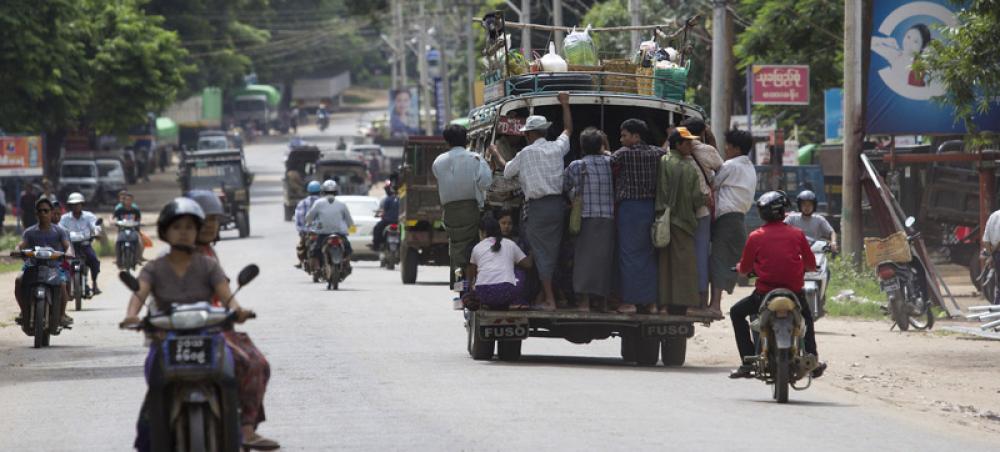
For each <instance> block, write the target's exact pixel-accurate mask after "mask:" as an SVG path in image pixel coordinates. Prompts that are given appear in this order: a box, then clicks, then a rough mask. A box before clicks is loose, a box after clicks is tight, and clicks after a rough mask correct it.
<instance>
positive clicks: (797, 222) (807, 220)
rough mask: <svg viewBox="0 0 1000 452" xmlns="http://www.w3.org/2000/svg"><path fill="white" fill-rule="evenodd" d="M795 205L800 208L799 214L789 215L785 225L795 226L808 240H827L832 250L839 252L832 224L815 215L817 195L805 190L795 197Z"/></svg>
mask: <svg viewBox="0 0 1000 452" xmlns="http://www.w3.org/2000/svg"><path fill="white" fill-rule="evenodd" d="M795 204H797V205H798V207H799V213H792V214H789V215H788V217H787V218H785V224H789V225H792V226H795V227H797V228H799V229H801V230H802V232H804V233H805V234H806V238H810V239H813V240H826V241H829V242H830V250H831V251H833V252H834V253H836V252H837V233H836V232H835V231H834V230H833V227H832V226H830V223H829V222H828V221H826V218H823V216H822V215H813V213H815V212H816V193H813V192H812V191H811V190H805V191H803V192H802V193H799V195H798V196H796V197H795Z"/></svg>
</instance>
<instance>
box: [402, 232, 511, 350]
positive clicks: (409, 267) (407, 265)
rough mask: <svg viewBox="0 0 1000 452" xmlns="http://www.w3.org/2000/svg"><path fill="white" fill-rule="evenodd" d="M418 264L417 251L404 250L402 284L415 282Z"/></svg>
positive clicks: (418, 256) (411, 249)
mask: <svg viewBox="0 0 1000 452" xmlns="http://www.w3.org/2000/svg"><path fill="white" fill-rule="evenodd" d="M419 262H420V255H419V254H418V253H417V250H416V249H413V248H406V252H405V253H403V265H401V266H400V267H399V275H400V276H401V277H402V278H403V284H415V283H416V282H417V264H418V263H419ZM491 353H492V352H491Z"/></svg>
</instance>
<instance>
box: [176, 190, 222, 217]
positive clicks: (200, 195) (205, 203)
mask: <svg viewBox="0 0 1000 452" xmlns="http://www.w3.org/2000/svg"><path fill="white" fill-rule="evenodd" d="M184 197H186V198H191V199H193V200H194V202H196V203H198V206H199V207H201V211H202V213H204V214H205V216H206V217H207V216H209V215H223V214H225V213H226V212H225V211H224V210H223V209H222V202H221V201H219V197H218V196H216V195H215V193H213V192H211V191H208V190H191V191H189V192H187V194H185V195H184Z"/></svg>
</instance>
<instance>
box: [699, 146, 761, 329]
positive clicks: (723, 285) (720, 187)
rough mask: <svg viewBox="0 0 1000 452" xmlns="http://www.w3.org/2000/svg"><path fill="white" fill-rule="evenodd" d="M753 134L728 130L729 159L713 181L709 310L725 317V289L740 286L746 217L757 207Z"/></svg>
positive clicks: (727, 149)
mask: <svg viewBox="0 0 1000 452" xmlns="http://www.w3.org/2000/svg"><path fill="white" fill-rule="evenodd" d="M751 148H753V136H752V135H750V132H747V131H745V130H731V131H729V132H726V162H725V163H723V164H722V169H720V170H719V172H718V173H717V174H716V175H715V179H714V180H713V181H712V187H713V191H714V192H715V221H713V222H712V253H711V256H710V257H709V261H710V270H711V272H710V273H711V276H712V278H711V279H712V301H711V303H710V304H709V306H708V309H709V311H711V312H712V313H713V314H715V316H716V317H720V318H721V317H722V291H723V290H725V291H726V292H729V293H730V294H731V293H733V289H734V288H735V287H736V273H734V272H733V271H732V268H733V266H734V265H736V263H737V262H739V260H740V255H742V254H743V246H744V245H745V244H746V241H747V232H746V227H745V226H744V224H743V221H744V218H745V216H746V213H747V211H749V210H750V207H751V206H753V195H754V191H755V190H756V189H757V170H756V169H755V168H754V166H753V163H751V162H750V158H748V157H747V155H748V154H750V149H751Z"/></svg>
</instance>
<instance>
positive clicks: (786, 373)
mask: <svg viewBox="0 0 1000 452" xmlns="http://www.w3.org/2000/svg"><path fill="white" fill-rule="evenodd" d="M790 354H791V351H790V350H787V349H786V350H778V356H777V359H775V360H774V367H775V369H774V400H776V401H777V402H778V403H788V386H789V384H790V381H789V377H790V372H791V363H792V360H791V357H790V356H789V355H790Z"/></svg>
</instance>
